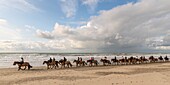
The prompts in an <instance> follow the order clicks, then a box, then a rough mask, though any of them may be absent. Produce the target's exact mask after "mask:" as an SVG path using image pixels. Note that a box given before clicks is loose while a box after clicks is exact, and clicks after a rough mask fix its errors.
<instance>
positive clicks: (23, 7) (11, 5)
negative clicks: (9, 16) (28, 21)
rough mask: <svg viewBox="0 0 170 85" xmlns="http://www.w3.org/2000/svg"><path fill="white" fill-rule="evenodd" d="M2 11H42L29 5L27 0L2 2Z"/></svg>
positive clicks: (0, 5) (1, 0)
mask: <svg viewBox="0 0 170 85" xmlns="http://www.w3.org/2000/svg"><path fill="white" fill-rule="evenodd" d="M0 9H1V10H4V9H8V10H11V9H17V10H20V11H24V12H28V11H41V10H40V9H39V8H37V7H35V6H34V5H33V4H31V3H29V2H28V1H27V0H0Z"/></svg>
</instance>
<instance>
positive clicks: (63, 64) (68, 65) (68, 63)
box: [59, 59, 73, 68]
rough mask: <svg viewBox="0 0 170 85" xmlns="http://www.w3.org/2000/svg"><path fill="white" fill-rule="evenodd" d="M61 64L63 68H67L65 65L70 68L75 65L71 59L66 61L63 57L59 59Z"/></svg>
mask: <svg viewBox="0 0 170 85" xmlns="http://www.w3.org/2000/svg"><path fill="white" fill-rule="evenodd" d="M59 64H60V65H61V68H62V67H64V68H65V65H67V67H68V68H69V67H72V66H73V65H72V64H71V62H70V61H64V60H63V59H61V60H59Z"/></svg>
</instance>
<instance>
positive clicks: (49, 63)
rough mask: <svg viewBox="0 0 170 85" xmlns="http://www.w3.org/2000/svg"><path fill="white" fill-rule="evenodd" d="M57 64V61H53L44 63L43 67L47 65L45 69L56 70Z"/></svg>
mask: <svg viewBox="0 0 170 85" xmlns="http://www.w3.org/2000/svg"><path fill="white" fill-rule="evenodd" d="M58 63H59V62H58V61H53V62H49V61H44V62H43V65H44V64H46V65H47V69H53V68H55V69H56V67H59V66H58Z"/></svg>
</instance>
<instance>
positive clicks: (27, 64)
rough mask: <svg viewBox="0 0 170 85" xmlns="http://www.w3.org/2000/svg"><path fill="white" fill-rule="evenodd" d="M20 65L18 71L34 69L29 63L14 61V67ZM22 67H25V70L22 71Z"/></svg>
mask: <svg viewBox="0 0 170 85" xmlns="http://www.w3.org/2000/svg"><path fill="white" fill-rule="evenodd" d="M16 64H17V65H18V71H19V70H25V69H26V68H27V67H28V70H30V68H32V66H31V65H30V64H29V63H28V62H24V63H21V62H19V61H14V63H13V65H16ZM21 67H25V68H24V69H22V68H21Z"/></svg>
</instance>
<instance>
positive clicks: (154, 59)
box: [149, 56, 158, 62]
mask: <svg viewBox="0 0 170 85" xmlns="http://www.w3.org/2000/svg"><path fill="white" fill-rule="evenodd" d="M149 60H150V62H157V61H158V59H157V58H154V57H153V56H150V57H149Z"/></svg>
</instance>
